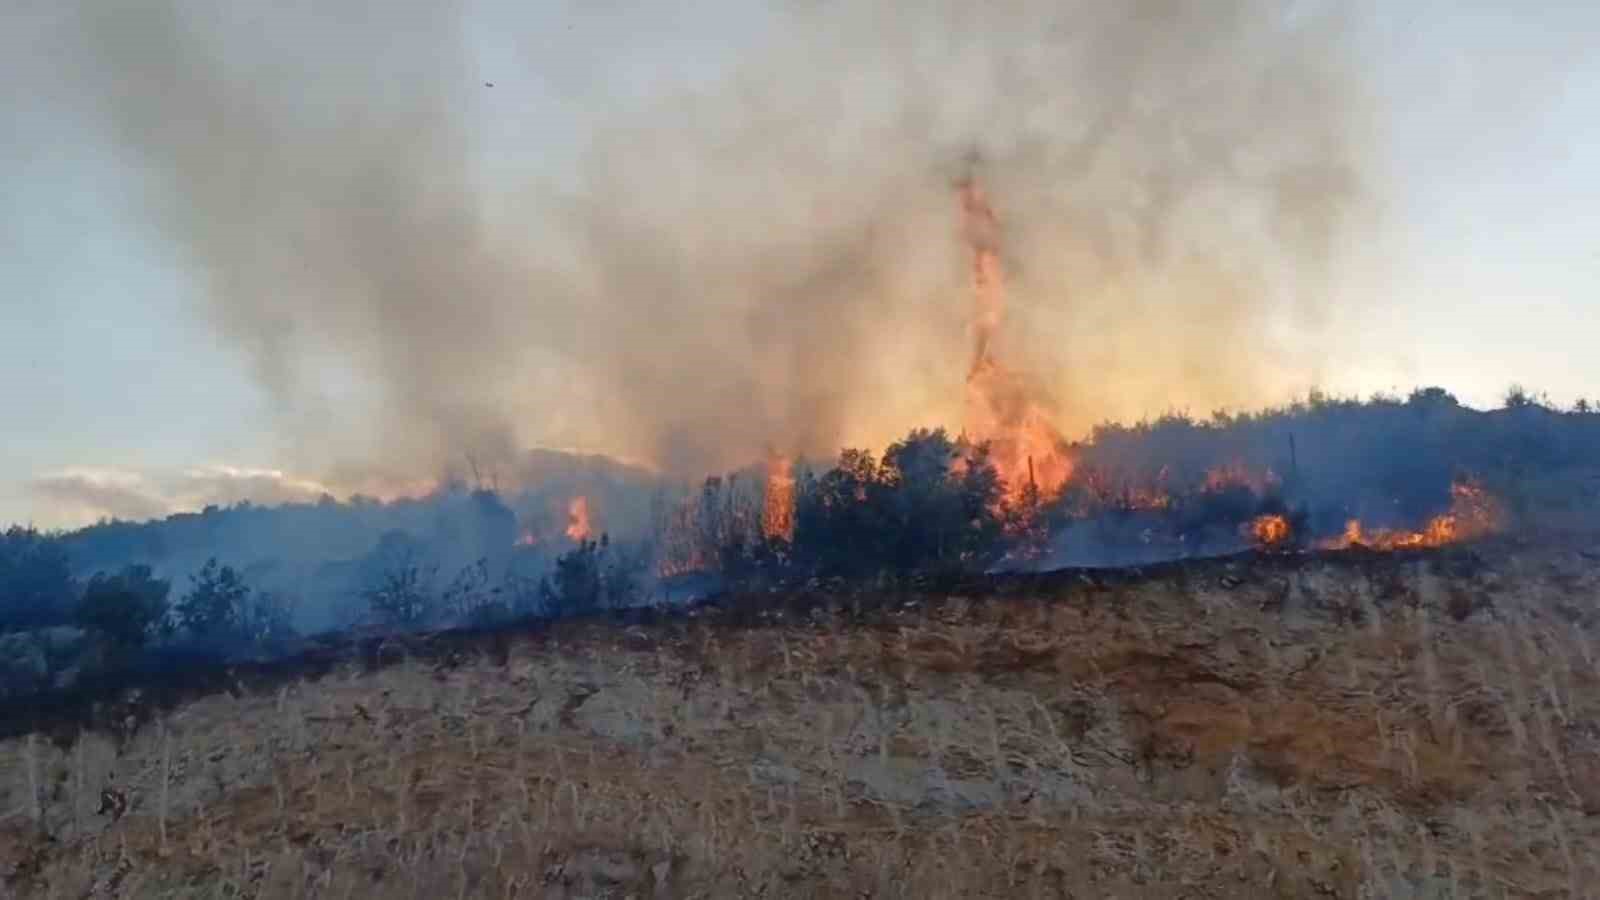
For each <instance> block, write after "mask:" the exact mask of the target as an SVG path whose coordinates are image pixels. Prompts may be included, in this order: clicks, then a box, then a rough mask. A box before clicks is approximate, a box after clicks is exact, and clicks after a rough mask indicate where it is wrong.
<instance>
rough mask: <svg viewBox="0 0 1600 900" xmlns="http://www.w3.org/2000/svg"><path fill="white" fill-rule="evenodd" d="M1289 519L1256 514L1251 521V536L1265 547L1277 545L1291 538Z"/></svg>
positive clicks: (1274, 515) (1273, 515)
mask: <svg viewBox="0 0 1600 900" xmlns="http://www.w3.org/2000/svg"><path fill="white" fill-rule="evenodd" d="M1289 533H1290V530H1289V520H1288V519H1286V518H1284V517H1283V516H1280V515H1276V514H1269V515H1264V516H1256V517H1255V519H1254V520H1252V521H1251V522H1250V536H1251V537H1252V538H1253V539H1254V540H1255V542H1256V543H1257V544H1259V545H1261V546H1263V547H1275V546H1277V545H1279V544H1282V543H1284V542H1285V541H1287V540H1289Z"/></svg>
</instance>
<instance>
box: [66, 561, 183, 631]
mask: <svg viewBox="0 0 1600 900" xmlns="http://www.w3.org/2000/svg"><path fill="white" fill-rule="evenodd" d="M171 590H172V583H171V582H169V581H166V580H163V579H158V578H155V577H154V576H153V575H152V574H151V572H150V567H149V566H128V567H127V568H125V569H123V570H122V571H121V572H119V573H117V574H116V575H107V574H105V573H100V574H97V575H95V576H94V577H93V578H91V579H90V580H89V584H88V586H87V587H86V588H85V589H84V592H83V599H82V600H80V601H79V603H78V607H77V614H76V616H75V617H74V618H75V620H76V621H77V624H78V625H80V626H82V627H83V628H87V629H89V630H91V631H94V632H96V633H98V634H100V635H101V636H102V637H104V638H105V639H106V640H107V641H108V642H109V643H111V644H112V645H113V647H115V648H117V649H120V650H136V649H138V648H141V647H143V646H144V645H145V644H146V643H147V642H148V641H149V640H150V639H151V638H152V637H155V636H157V635H165V634H168V633H170V631H171V625H170V623H169V622H168V620H167V595H168V594H169V593H170V592H171Z"/></svg>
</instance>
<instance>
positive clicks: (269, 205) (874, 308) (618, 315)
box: [46, 0, 1363, 481]
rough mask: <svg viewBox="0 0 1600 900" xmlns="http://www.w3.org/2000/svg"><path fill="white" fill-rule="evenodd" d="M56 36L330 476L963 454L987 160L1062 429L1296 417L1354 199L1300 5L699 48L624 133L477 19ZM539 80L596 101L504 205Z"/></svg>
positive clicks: (1036, 352) (1011, 324)
mask: <svg viewBox="0 0 1600 900" xmlns="http://www.w3.org/2000/svg"><path fill="white" fill-rule="evenodd" d="M63 6H66V7H67V9H66V11H63V12H60V13H57V14H55V15H54V17H53V18H51V19H50V23H49V25H48V28H47V29H46V31H47V32H48V39H47V41H46V46H47V47H48V55H49V57H50V58H51V59H52V60H55V61H56V62H57V63H58V64H59V62H60V61H61V60H62V59H65V60H67V61H68V63H69V64H68V65H67V66H65V67H62V68H60V69H56V71H59V72H64V73H65V74H62V75H60V77H61V78H63V79H64V80H65V82H66V84H67V85H68V88H66V89H65V90H67V91H68V93H69V95H70V96H71V97H72V98H73V99H74V102H75V103H76V106H77V108H78V109H80V110H82V111H83V112H85V113H86V114H87V115H88V120H89V121H90V122H91V123H93V125H94V127H95V128H96V129H97V131H96V132H95V133H96V134H98V135H99V136H100V137H101V138H103V139H104V140H105V141H107V142H108V146H110V147H111V148H112V150H113V152H114V153H115V154H116V155H117V156H118V158H119V159H121V160H122V161H123V162H125V163H126V164H127V166H128V168H129V171H130V173H132V175H131V176H130V177H132V178H134V179H136V183H137V184H138V185H139V186H140V191H141V192H140V194H139V195H138V197H137V200H136V208H137V209H138V211H139V213H140V216H141V222H143V223H145V224H147V225H148V226H149V227H150V228H151V229H152V230H153V231H154V232H155V233H156V234H158V235H159V236H160V238H161V239H162V240H164V241H167V242H170V245H171V246H172V247H173V248H174V250H175V253H176V256H175V258H176V259H177V260H178V261H179V263H180V264H181V265H182V266H184V267H186V269H187V270H188V271H190V272H191V273H192V274H193V275H194V276H195V278H196V280H197V284H198V290H197V296H198V297H200V298H201V299H200V301H199V303H200V309H199V310H198V313H199V314H202V315H204V316H206V317H207V319H208V320H209V321H210V322H212V323H213V324H214V325H215V328H216V330H217V333H218V334H219V335H220V336H221V337H222V338H223V339H224V340H226V341H228V342H231V343H232V344H233V345H235V346H237V347H238V348H240V349H241V350H242V351H243V353H244V354H245V355H246V357H247V358H248V359H249V360H250V363H251V364H252V366H253V367H254V371H255V373H256V375H257V376H258V378H259V381H260V383H261V385H262V386H263V387H264V388H265V390H266V391H267V392H268V393H269V395H270V396H271V397H272V399H273V400H274V402H275V404H276V406H275V408H276V410H277V413H278V415H279V417H280V425H281V434H282V435H283V454H284V456H285V460H284V464H285V465H288V466H291V467H294V468H296V469H297V471H307V472H313V473H316V474H317V476H318V478H319V480H323V481H326V480H327V478H328V473H331V472H336V471H337V472H345V473H352V472H357V471H359V470H361V468H362V467H363V466H373V467H380V466H381V467H382V468H383V469H384V470H385V471H391V472H396V473H403V474H405V475H408V476H415V475H417V474H418V473H430V474H431V473H433V472H437V471H438V470H439V469H440V467H443V466H448V465H451V464H457V463H459V462H460V461H462V460H463V459H465V458H467V457H469V456H470V457H471V458H472V459H473V460H474V461H475V464H479V463H482V464H484V465H498V464H507V465H509V464H510V463H509V461H510V460H511V459H513V458H514V454H517V453H519V452H520V451H521V450H523V449H525V448H527V447H529V446H536V445H544V446H558V447H560V446H565V447H571V446H581V447H583V448H585V449H588V450H591V451H602V452H606V453H611V454H615V455H618V456H620V457H622V458H628V459H635V460H641V461H647V462H649V463H651V464H653V465H654V466H656V467H658V468H660V469H662V470H665V471H668V472H674V473H684V474H698V473H703V472H705V471H710V470H715V469H718V468H722V467H727V466H732V465H737V464H742V463H745V462H748V461H751V460H756V459H760V458H763V456H764V454H765V453H767V452H768V451H770V450H773V449H776V450H778V451H779V452H784V453H810V454H825V453H830V452H832V451H833V450H834V449H836V448H837V447H838V446H840V445H841V444H845V443H855V444H872V445H881V444H882V443H884V442H885V441H887V440H889V439H891V438H893V437H895V436H897V435H899V434H901V433H903V432H904V430H905V429H906V428H908V427H910V426H912V425H918V424H937V423H941V422H945V423H955V422H959V420H960V418H961V406H962V402H963V396H964V394H963V382H964V380H965V378H966V376H967V374H968V373H967V369H968V366H969V364H970V355H971V354H970V346H971V343H970V342H971V337H970V331H969V326H970V324H971V323H970V319H971V315H972V312H971V300H970V295H969V285H968V281H967V271H968V264H969V263H968V252H967V250H966V248H965V247H964V245H963V242H962V232H961V218H960V210H959V206H958V201H957V195H956V184H957V180H958V179H959V178H960V177H962V176H963V175H964V174H965V173H966V171H967V170H968V168H969V167H970V166H972V165H976V166H977V167H978V169H979V171H980V172H981V177H982V178H983V181H984V185H985V188H986V190H987V191H988V193H989V194H990V197H991V200H992V202H993V204H994V205H995V207H996V209H997V210H998V211H999V213H1000V217H1001V219H1002V220H1003V221H1004V223H1005V233H1004V235H1003V239H1002V244H1001V248H1000V252H1001V256H1002V263H1003V265H1004V266H1005V268H1006V272H1007V279H1008V285H1009V298H1008V310H1007V316H1008V318H1007V320H1006V321H1005V322H1004V323H1003V324H1002V326H1001V329H1000V332H999V333H998V335H997V336H996V338H995V340H996V341H998V342H1000V343H1001V344H1003V345H1004V351H1003V352H1004V355H1005V357H1006V358H1007V359H1008V360H1009V361H1010V362H1011V364H1012V365H1013V366H1014V367H1015V368H1019V369H1021V370H1023V371H1025V372H1027V373H1029V375H1030V377H1031V378H1032V379H1033V380H1034V381H1035V382H1036V383H1037V384H1038V385H1039V388H1038V390H1039V392H1040V394H1041V396H1040V398H1039V401H1040V402H1041V403H1045V404H1047V405H1048V406H1049V408H1050V409H1051V410H1052V411H1053V413H1054V414H1055V415H1056V416H1057V417H1058V420H1059V421H1058V424H1059V425H1060V426H1061V427H1062V428H1063V429H1065V430H1067V431H1068V432H1069V433H1071V432H1074V431H1081V430H1082V429H1083V428H1085V427H1086V426H1088V425H1089V424H1091V423H1093V422H1095V421H1099V420H1101V419H1104V418H1106V417H1110V416H1126V415H1130V414H1131V415H1139V414H1145V413H1151V412H1159V411H1162V410H1164V409H1166V408H1169V407H1171V406H1175V405H1185V406H1198V407H1200V408H1209V406H1211V405H1224V404H1240V403H1253V402H1257V401H1259V400H1261V399H1275V398H1279V397H1282V396H1285V395H1287V394H1288V393H1289V391H1290V390H1292V389H1297V388H1300V387H1302V386H1303V384H1304V383H1305V380H1306V379H1308V378H1310V377H1314V376H1313V375H1312V373H1311V372H1310V369H1309V367H1312V366H1314V365H1315V360H1314V359H1313V358H1309V357H1307V356H1306V355H1305V348H1306V347H1307V346H1311V345H1313V344H1314V343H1315V340H1316V337H1317V334H1318V329H1319V328H1321V327H1322V326H1323V324H1324V321H1323V315H1322V312H1323V308H1324V304H1325V303H1326V288H1327V281H1326V279H1327V276H1328V275H1329V273H1330V271H1331V270H1332V268H1333V267H1334V266H1335V264H1336V262H1337V258H1338V255H1339V251H1340V248H1341V246H1342V243H1343V242H1344V241H1345V239H1346V238H1347V237H1348V232H1349V229H1350V227H1351V225H1350V223H1351V222H1352V220H1353V217H1354V215H1355V213H1356V212H1358V207H1359V205H1360V202H1361V197H1362V192H1361V186H1362V169H1363V159H1362V156H1363V153H1362V148H1361V142H1360V139H1359V135H1360V134H1361V133H1362V129H1363V121H1362V115H1363V111H1362V104H1361V101H1360V93H1359V90H1358V85H1357V84H1356V81H1355V78H1354V77H1353V75H1352V67H1351V65H1350V64H1349V62H1348V61H1347V60H1346V59H1345V57H1344V55H1343V54H1344V53H1345V51H1346V49H1347V43H1346V41H1345V40H1344V36H1345V33H1346V29H1347V25H1348V23H1346V22H1344V21H1343V20H1342V18H1341V17H1342V15H1343V14H1342V13H1339V12H1337V11H1334V12H1328V11H1321V10H1319V9H1318V8H1317V7H1316V6H1315V5H1308V4H1303V3H1289V2H1267V0H1222V2H1216V3H1206V4H1193V3H1181V2H1164V0H1138V2H1129V3H1114V4H1113V3H1100V2H1089V0H1078V2H1065V3H1063V2H1058V0H1050V2H1045V0H1037V2H1035V0H1009V2H999V3H986V4H969V3H957V2H954V0H950V2H932V3H912V4H908V3H892V2H888V0H882V2H879V0H867V2H853V3H837V2H810V3H792V4H776V3H775V5H774V6H772V7H771V8H770V9H767V10H766V11H765V12H764V18H762V19H761V23H760V25H759V27H748V28H744V27H743V26H741V29H742V30H740V31H739V33H737V34H729V35H726V36H724V35H719V34H717V33H716V31H715V30H716V28H718V27H719V24H718V23H719V16H718V15H713V14H711V13H709V12H708V13H706V14H704V15H702V14H695V16H694V18H693V21H694V22H699V23H702V24H703V27H704V28H705V29H707V30H708V31H709V33H708V34H706V35H702V37H704V38H705V40H706V42H707V43H708V44H714V43H719V42H720V43H727V42H729V41H733V42H735V43H736V44H737V48H736V49H735V50H734V51H732V52H731V54H730V56H729V59H728V62H727V65H726V67H725V68H722V69H719V70H718V71H716V72H715V73H713V74H712V75H710V76H707V77H705V78H703V79H702V80H700V81H699V82H697V83H695V84H694V85H688V84H685V85H682V86H674V85H670V84H669V85H667V86H664V87H658V88H653V89H650V90H648V91H646V92H645V95H644V96H642V97H635V98H632V99H630V98H628V97H625V96H623V89H622V88H621V87H617V88H616V89H615V90H614V91H611V92H610V93H607V92H606V89H605V88H604V87H601V88H593V87H590V88H582V89H580V88H578V87H575V86H573V85H572V84H570V83H569V81H570V79H569V80H568V81H563V80H562V79H560V78H556V77H554V76H553V75H551V74H550V73H548V72H545V73H543V74H540V72H541V70H540V69H539V66H540V63H539V62H538V61H537V60H532V61H530V62H529V63H528V70H527V71H526V72H523V73H520V75H519V74H518V73H510V74H504V73H502V74H497V75H496V76H495V77H494V79H493V80H494V81H495V85H494V86H493V87H492V88H491V87H489V86H487V85H486V84H485V83H484V82H485V80H486V79H485V78H484V77H483V76H482V75H481V70H480V66H479V64H478V62H477V61H476V60H477V57H478V54H479V50H480V47H479V44H480V43H481V42H482V35H484V34H489V33H506V32H509V33H512V34H513V36H512V37H511V38H509V40H516V39H517V38H516V37H515V32H516V29H517V28H521V27H527V28H533V27H534V26H533V25H531V24H529V23H528V22H527V21H526V20H518V22H516V23H510V22H500V21H499V20H497V18H496V17H497V16H498V15H500V13H499V12H497V11H496V10H495V9H491V8H489V7H487V6H485V7H482V8H479V7H467V8H461V7H456V6H455V5H452V4H439V3H434V2H420V0H400V2H393V0H391V2H384V3H376V2H359V0H348V2H343V3H337V4H326V3H310V2H304V0H296V2H289V3H280V4H272V5H271V6H270V9H269V7H267V6H263V5H261V4H255V3H245V2H239V0H225V2H219V0H205V2H200V0H192V2H191V0H167V2H154V0H152V2H143V3H137V4H131V3H117V4H110V3H90V2H87V0H83V2H79V3H76V4H70V5H68V4H64V5H63ZM607 9H608V10H611V11H612V13H613V14H614V15H615V16H617V17H625V15H626V14H627V11H626V10H620V9H617V8H614V7H613V6H608V7H607ZM640 14H642V12H640ZM563 15H565V14H564V13H560V12H555V13H550V14H549V21H546V22H542V23H538V24H539V26H540V27H548V28H552V29H559V28H560V27H561V19H562V16H563ZM572 15H577V14H576V13H572ZM740 21H741V22H742V21H744V20H743V19H741V20H740ZM695 27H700V26H695ZM729 27H730V28H731V27H732V26H729ZM586 33H587V32H586ZM594 52H595V53H596V54H603V52H604V46H603V42H602V44H601V45H599V46H597V47H596V48H595V50H594ZM611 63H614V65H610V64H608V63H597V64H595V66H594V68H595V69H596V71H595V72H594V73H591V74H593V75H594V76H595V77H596V78H599V79H600V81H601V83H602V84H605V83H609V82H606V78H608V77H612V76H613V75H614V77H613V81H615V82H616V84H618V85H620V84H621V83H622V81H623V80H624V74H625V70H626V60H612V61H611ZM611 69H615V70H616V71H615V73H611V72H610V70H611ZM535 81H537V82H538V85H537V88H538V90H539V91H543V92H546V93H548V92H551V91H554V92H556V93H557V94H559V93H560V92H562V91H567V92H569V93H570V94H571V96H570V97H569V100H571V102H572V103H581V104H583V105H585V106H586V107H587V108H586V109H585V110H584V112H583V114H582V115H581V116H570V115H568V116H566V117H565V118H563V117H562V116H560V115H557V114H556V112H550V113H549V115H550V117H551V120H550V122H549V129H550V130H551V131H552V132H556V131H561V130H562V129H566V130H567V131H568V132H570V134H569V137H570V138H572V139H574V140H576V141H577V143H578V145H579V146H580V147H581V152H580V153H578V154H577V160H578V163H577V165H576V166H575V167H563V168H561V170H560V171H559V172H557V173H555V174H552V173H551V172H550V171H548V167H546V168H545V169H540V168H539V167H534V166H530V167H529V168H527V169H523V170H519V171H522V172H523V173H524V174H523V175H521V176H508V175H506V174H505V171H506V167H504V166H501V167H500V168H498V169H493V167H490V166H487V165H486V163H485V160H486V159H487V158H490V157H496V158H505V157H506V156H508V155H510V154H513V153H515V154H522V155H525V156H527V157H528V158H530V159H537V158H539V157H540V155H541V154H542V153H544V152H545V149H544V148H543V147H542V146H541V145H540V144H538V143H537V142H532V143H530V144H529V145H528V146H523V147H514V148H508V147H504V146H497V145H494V144H493V141H491V140H490V138H489V137H488V136H487V135H488V134H490V133H491V131H492V129H486V128H485V125H484V123H485V120H486V119H488V118H490V117H492V116H495V115H506V114H517V115H526V116H529V117H530V118H535V119H536V117H538V116H540V115H543V114H544V113H543V112H541V109H542V108H541V107H539V106H538V105H537V104H533V103H531V102H529V103H522V104H519V103H517V102H514V101H508V100H507V99H506V98H507V97H508V96H509V97H512V98H516V97H519V96H522V94H519V93H518V92H523V94H528V95H530V96H531V93H532V92H533V91H534V90H535V86H534V84H533V83H534V82H535ZM508 92H509V93H508ZM602 99H603V100H604V101H605V102H604V103H602V102H601V100H602ZM491 103H492V105H491ZM569 105H570V104H569ZM558 107H559V104H558V105H557V107H551V109H552V110H555V109H558ZM559 108H567V107H559ZM507 110H511V111H513V112H509V113H508V112H507ZM540 126H541V123H540V122H539V121H537V120H535V121H533V122H532V123H530V125H529V127H528V128H527V129H526V130H525V131H526V133H528V134H533V135H537V134H539V133H540ZM557 143H559V141H557V140H555V139H554V138H552V139H551V146H552V147H553V146H554V145H555V144H557ZM549 153H551V154H555V153H556V151H555V150H553V149H552V150H549ZM973 160H976V162H975V163H974V162H973ZM491 170H492V171H491ZM528 172H533V173H535V174H526V173H528ZM1271 335H1283V336H1284V337H1282V338H1281V339H1279V338H1276V337H1271ZM1291 361H1292V362H1291ZM1289 378H1298V379H1299V380H1296V381H1293V382H1290V381H1289V380H1287V379H1289ZM352 477H353V476H352Z"/></svg>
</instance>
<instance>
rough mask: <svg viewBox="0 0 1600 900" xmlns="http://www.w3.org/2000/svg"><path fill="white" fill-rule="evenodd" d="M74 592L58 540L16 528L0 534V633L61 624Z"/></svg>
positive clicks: (69, 570) (69, 608)
mask: <svg viewBox="0 0 1600 900" xmlns="http://www.w3.org/2000/svg"><path fill="white" fill-rule="evenodd" d="M76 593H77V585H76V584H75V583H74V581H73V578H72V569H71V567H70V565H69V564H68V560H67V553H66V550H65V549H64V548H63V547H62V545H61V542H60V541H59V540H57V539H56V538H53V537H50V536H48V535H45V534H41V533H40V532H38V531H36V530H35V529H32V528H21V527H18V526H12V527H11V528H8V529H6V530H5V531H4V532H0V634H3V633H5V632H8V631H25V630H30V629H34V628H48V627H50V626H52V625H61V624H64V623H65V622H67V621H68V620H69V619H70V618H71V617H72V606H73V601H74V598H75V596H76Z"/></svg>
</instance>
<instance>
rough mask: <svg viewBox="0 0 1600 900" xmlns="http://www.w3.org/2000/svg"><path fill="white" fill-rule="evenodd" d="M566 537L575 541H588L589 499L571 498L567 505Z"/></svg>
mask: <svg viewBox="0 0 1600 900" xmlns="http://www.w3.org/2000/svg"><path fill="white" fill-rule="evenodd" d="M567 537H569V538H571V539H572V540H575V541H586V540H588V539H589V498H588V497H584V496H581V495H580V496H577V497H573V498H572V501H571V502H570V503H568V504H567Z"/></svg>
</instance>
